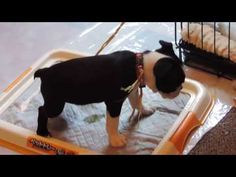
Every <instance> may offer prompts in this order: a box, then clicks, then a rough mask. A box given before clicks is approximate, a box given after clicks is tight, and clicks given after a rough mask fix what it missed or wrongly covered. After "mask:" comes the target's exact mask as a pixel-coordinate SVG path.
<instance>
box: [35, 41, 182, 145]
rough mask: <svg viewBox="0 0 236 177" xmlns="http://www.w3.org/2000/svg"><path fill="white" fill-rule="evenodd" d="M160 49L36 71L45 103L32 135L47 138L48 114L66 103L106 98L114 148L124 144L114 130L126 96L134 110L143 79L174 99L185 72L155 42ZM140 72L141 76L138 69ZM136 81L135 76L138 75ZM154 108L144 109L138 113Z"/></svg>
mask: <svg viewBox="0 0 236 177" xmlns="http://www.w3.org/2000/svg"><path fill="white" fill-rule="evenodd" d="M160 44H161V48H160V49H158V50H156V51H153V52H150V51H148V52H144V53H139V54H138V55H137V54H136V53H134V52H131V51H117V52H114V53H111V54H107V55H98V56H90V57H84V58H75V59H72V60H69V61H65V62H62V63H59V64H55V65H53V66H51V67H49V68H44V69H39V70H37V71H36V72H35V75H34V77H35V78H36V77H39V78H40V79H41V93H42V96H43V99H44V105H43V106H41V107H39V109H38V128H37V134H38V135H41V136H50V133H49V131H48V128H47V121H48V118H53V117H56V116H58V115H59V114H60V113H61V112H62V111H63V108H64V105H65V103H66V102H68V103H72V104H77V105H85V104H90V103H98V102H105V104H106V108H107V112H106V117H107V120H106V129H107V133H108V137H109V143H110V145H111V146H113V147H121V146H124V145H125V144H126V139H125V137H124V136H123V135H122V134H120V133H119V131H118V125H119V115H120V112H121V107H122V104H123V102H124V100H125V99H126V98H127V97H128V98H129V101H130V104H131V106H132V107H133V108H134V109H135V108H137V99H138V87H136V86H135V84H137V83H140V82H141V81H142V84H143V85H147V86H148V87H149V88H150V89H151V90H152V91H153V92H158V93H159V94H161V95H162V97H163V98H169V99H172V98H175V97H176V96H177V95H178V94H179V93H180V90H181V89H182V83H183V82H184V80H185V73H184V71H183V69H182V63H181V61H180V60H179V58H178V57H177V56H176V55H175V53H174V51H173V47H172V43H167V42H165V41H160ZM140 70H141V71H142V73H143V74H142V76H140V75H139V74H138V73H139V72H137V71H140ZM139 76H140V77H141V79H140V77H139ZM153 112H154V111H153V110H152V109H148V108H145V107H143V109H142V114H144V115H150V114H152V113H153Z"/></svg>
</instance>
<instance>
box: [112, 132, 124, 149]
mask: <svg viewBox="0 0 236 177" xmlns="http://www.w3.org/2000/svg"><path fill="white" fill-rule="evenodd" d="M109 142H110V145H111V146H112V147H123V146H125V145H126V138H125V136H124V135H122V134H120V133H118V134H117V135H112V136H110V137H109Z"/></svg>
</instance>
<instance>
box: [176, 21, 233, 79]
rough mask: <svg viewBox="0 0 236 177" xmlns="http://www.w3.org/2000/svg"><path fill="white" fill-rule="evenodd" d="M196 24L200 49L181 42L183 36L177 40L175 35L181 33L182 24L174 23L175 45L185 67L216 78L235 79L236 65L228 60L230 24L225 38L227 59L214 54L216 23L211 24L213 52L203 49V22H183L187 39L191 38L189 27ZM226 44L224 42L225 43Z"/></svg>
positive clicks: (183, 41) (184, 41) (186, 42)
mask: <svg viewBox="0 0 236 177" xmlns="http://www.w3.org/2000/svg"><path fill="white" fill-rule="evenodd" d="M191 24H198V25H200V30H199V33H200V34H199V37H200V42H201V43H200V44H199V45H200V47H199V46H198V47H196V45H194V44H192V43H190V42H188V40H187V41H186V40H183V36H181V37H180V39H178V38H177V37H178V36H177V33H178V31H179V29H180V30H181V32H182V31H183V22H175V44H176V46H177V48H178V49H179V57H180V59H181V60H182V61H183V62H184V64H185V65H187V66H190V67H193V68H197V69H200V70H203V71H206V72H208V73H211V74H215V75H217V76H218V77H224V78H227V79H230V80H234V79H236V63H235V62H234V61H232V60H230V52H231V51H230V50H231V48H230V47H231V46H230V45H231V42H232V41H231V36H230V32H231V31H230V30H231V29H230V28H231V27H230V22H229V23H228V29H227V30H228V35H227V36H226V37H227V49H226V51H227V52H228V54H226V55H227V57H223V56H219V55H218V54H217V52H216V39H217V36H216V33H217V27H216V22H214V23H213V25H212V29H213V51H212V52H209V51H206V50H205V49H204V47H203V46H204V39H205V37H206V35H205V33H204V31H203V30H204V25H205V23H203V22H195V23H193V22H185V25H186V26H185V27H187V39H189V38H190V37H191V36H190V35H191V33H190V25H191ZM225 42H226V41H225Z"/></svg>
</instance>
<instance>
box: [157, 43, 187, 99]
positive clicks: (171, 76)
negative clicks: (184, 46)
mask: <svg viewBox="0 0 236 177" xmlns="http://www.w3.org/2000/svg"><path fill="white" fill-rule="evenodd" d="M160 44H161V48H160V49H157V50H156V52H159V53H162V54H164V55H166V56H167V57H164V58H161V59H159V60H158V61H157V62H156V64H155V66H154V70H153V72H154V76H155V78H156V88H157V89H158V92H159V93H160V94H161V95H162V97H163V98H169V99H173V98H175V97H176V96H178V95H179V93H180V91H181V89H182V84H183V82H184V80H185V73H184V71H183V68H182V61H181V60H180V59H179V58H178V57H177V56H176V55H175V53H174V50H173V46H172V43H168V42H165V41H160Z"/></svg>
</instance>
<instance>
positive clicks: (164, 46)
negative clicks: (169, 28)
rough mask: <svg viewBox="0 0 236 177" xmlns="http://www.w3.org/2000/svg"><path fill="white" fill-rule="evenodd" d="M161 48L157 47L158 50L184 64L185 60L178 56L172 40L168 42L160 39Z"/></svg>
mask: <svg viewBox="0 0 236 177" xmlns="http://www.w3.org/2000/svg"><path fill="white" fill-rule="evenodd" d="M159 43H160V45H161V48H159V49H156V50H155V51H156V52H159V53H162V54H164V55H167V56H170V57H172V58H173V59H174V60H176V61H177V62H178V63H179V64H181V65H182V64H183V62H182V61H181V60H180V58H179V57H177V55H176V54H175V52H174V50H173V44H172V43H171V42H166V41H163V40H160V41H159Z"/></svg>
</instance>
